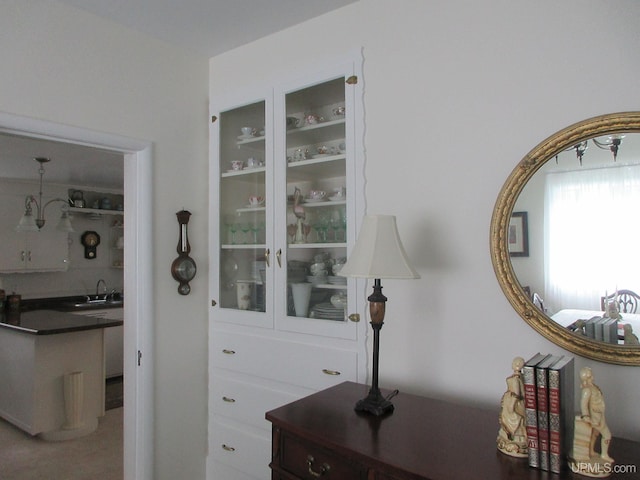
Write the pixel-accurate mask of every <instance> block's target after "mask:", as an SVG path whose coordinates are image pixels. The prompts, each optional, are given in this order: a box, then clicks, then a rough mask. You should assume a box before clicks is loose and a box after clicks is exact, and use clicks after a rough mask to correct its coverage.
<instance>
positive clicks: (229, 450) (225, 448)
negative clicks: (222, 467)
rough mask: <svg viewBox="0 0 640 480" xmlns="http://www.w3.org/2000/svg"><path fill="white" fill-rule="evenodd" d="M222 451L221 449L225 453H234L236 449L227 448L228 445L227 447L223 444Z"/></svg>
mask: <svg viewBox="0 0 640 480" xmlns="http://www.w3.org/2000/svg"><path fill="white" fill-rule="evenodd" d="M222 449H223V450H226V451H227V452H235V451H236V449H235V448H233V447H230V446H229V445H227V444H226V443H223V444H222Z"/></svg>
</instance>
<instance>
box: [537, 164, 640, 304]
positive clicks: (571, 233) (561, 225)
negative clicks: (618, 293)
mask: <svg viewBox="0 0 640 480" xmlns="http://www.w3.org/2000/svg"><path fill="white" fill-rule="evenodd" d="M639 212H640V166H637V165H634V166H616V167H608V168H594V169H584V170H577V171H570V172H555V173H549V174H547V176H546V181H545V221H546V225H545V232H546V237H545V253H546V254H545V259H546V261H545V269H544V271H545V297H546V298H545V300H546V301H547V307H548V308H550V310H556V308H555V306H562V305H571V306H572V307H573V308H580V309H587V310H600V297H601V296H603V295H605V292H608V293H613V292H614V291H615V290H616V289H617V288H620V289H631V290H635V291H638V290H640V276H639V275H638V274H637V272H639V271H640V248H638V239H639V238H640V213H639Z"/></svg>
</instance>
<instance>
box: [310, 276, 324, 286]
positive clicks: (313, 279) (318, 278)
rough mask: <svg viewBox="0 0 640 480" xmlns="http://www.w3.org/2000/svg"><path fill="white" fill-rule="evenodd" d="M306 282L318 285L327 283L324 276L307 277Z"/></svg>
mask: <svg viewBox="0 0 640 480" xmlns="http://www.w3.org/2000/svg"><path fill="white" fill-rule="evenodd" d="M307 282H309V283H313V284H314V285H318V284H321V283H327V276H326V275H307Z"/></svg>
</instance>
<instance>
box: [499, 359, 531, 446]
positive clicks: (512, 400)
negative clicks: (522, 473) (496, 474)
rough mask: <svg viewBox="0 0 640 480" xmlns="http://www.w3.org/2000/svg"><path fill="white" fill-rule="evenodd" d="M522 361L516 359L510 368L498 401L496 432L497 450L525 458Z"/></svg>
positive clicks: (525, 439)
mask: <svg viewBox="0 0 640 480" xmlns="http://www.w3.org/2000/svg"><path fill="white" fill-rule="evenodd" d="M523 366H524V359H523V358H522V357H516V358H514V359H513V362H512V364H511V367H512V368H513V374H512V375H511V376H509V377H507V379H506V381H507V391H506V392H505V393H504V395H502V400H501V401H500V417H499V424H500V430H499V431H498V439H497V443H498V450H500V451H501V452H502V453H505V454H507V455H511V456H512V457H522V458H524V457H527V456H528V453H527V452H528V450H527V431H526V425H525V409H524V383H523V381H522V373H521V372H522V367H523Z"/></svg>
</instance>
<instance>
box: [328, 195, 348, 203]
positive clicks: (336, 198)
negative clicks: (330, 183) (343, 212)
mask: <svg viewBox="0 0 640 480" xmlns="http://www.w3.org/2000/svg"><path fill="white" fill-rule="evenodd" d="M346 199H347V197H345V196H344V195H331V196H330V197H329V200H331V201H332V202H339V201H340V200H346Z"/></svg>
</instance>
